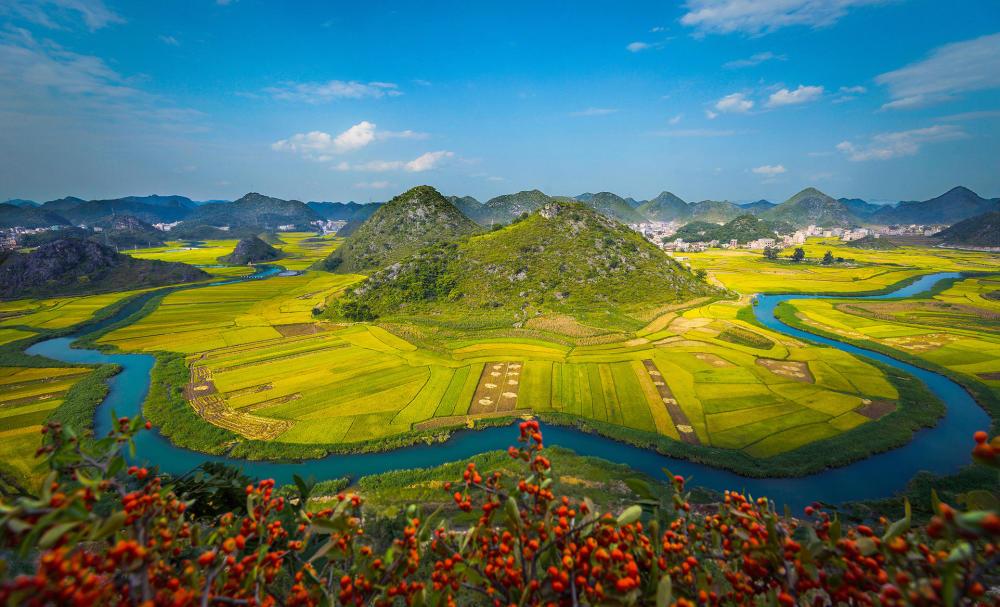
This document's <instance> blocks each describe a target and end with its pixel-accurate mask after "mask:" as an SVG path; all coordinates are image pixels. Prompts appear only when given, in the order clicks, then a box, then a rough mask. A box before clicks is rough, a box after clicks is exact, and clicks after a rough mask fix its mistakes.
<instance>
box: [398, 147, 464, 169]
mask: <svg viewBox="0 0 1000 607" xmlns="http://www.w3.org/2000/svg"><path fill="white" fill-rule="evenodd" d="M454 155H455V154H454V153H452V152H449V151H447V150H440V151H437V152H427V153H426V154H423V155H422V156H418V157H417V158H414V159H413V160H411V161H409V162H407V163H406V166H405V167H403V168H405V169H406V170H407V171H409V172H411V173H420V172H423V171H429V170H431V169H433V168H436V167H437V164H438V163H439V162H440V161H441V160H443V159H445V158H451V157H452V156H454Z"/></svg>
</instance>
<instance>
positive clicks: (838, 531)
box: [830, 515, 844, 542]
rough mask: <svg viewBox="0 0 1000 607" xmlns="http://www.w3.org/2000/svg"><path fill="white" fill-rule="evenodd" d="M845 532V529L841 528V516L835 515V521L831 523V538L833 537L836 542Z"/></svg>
mask: <svg viewBox="0 0 1000 607" xmlns="http://www.w3.org/2000/svg"><path fill="white" fill-rule="evenodd" d="M843 534H844V531H843V529H842V528H841V525H840V517H838V516H837V515H834V517H833V522H832V523H830V539H832V540H833V541H834V542H836V541H837V540H839V539H840V537H841V536H842V535H843Z"/></svg>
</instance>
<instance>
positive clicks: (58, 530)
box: [38, 523, 76, 549]
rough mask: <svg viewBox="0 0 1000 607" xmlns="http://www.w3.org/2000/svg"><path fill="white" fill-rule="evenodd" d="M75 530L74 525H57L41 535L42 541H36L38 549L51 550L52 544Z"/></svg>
mask: <svg viewBox="0 0 1000 607" xmlns="http://www.w3.org/2000/svg"><path fill="white" fill-rule="evenodd" d="M75 528H76V523H59V524H58V525H54V526H52V527H50V528H49V529H48V531H46V532H45V533H43V534H42V539H40V540H38V547H39V548H42V549H45V548H51V547H52V546H53V544H55V543H56V542H57V541H59V540H60V539H62V538H63V537H64V536H65V535H66V534H67V533H69V532H70V531H72V530H73V529H75Z"/></svg>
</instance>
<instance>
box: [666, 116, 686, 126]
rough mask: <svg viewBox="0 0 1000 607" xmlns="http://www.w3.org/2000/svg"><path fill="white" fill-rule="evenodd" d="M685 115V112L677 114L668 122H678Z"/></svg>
mask: <svg viewBox="0 0 1000 607" xmlns="http://www.w3.org/2000/svg"><path fill="white" fill-rule="evenodd" d="M683 117H684V114H677V115H676V116H674V117H673V118H671V119H670V120H668V121H667V122H669V123H670V124H677V123H678V122H680V121H681V118H683Z"/></svg>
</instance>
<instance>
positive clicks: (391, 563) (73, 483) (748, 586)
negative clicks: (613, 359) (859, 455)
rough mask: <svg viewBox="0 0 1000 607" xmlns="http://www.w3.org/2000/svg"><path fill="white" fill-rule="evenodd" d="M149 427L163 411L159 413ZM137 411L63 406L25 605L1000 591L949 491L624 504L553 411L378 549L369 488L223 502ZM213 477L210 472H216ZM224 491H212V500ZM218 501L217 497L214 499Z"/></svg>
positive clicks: (960, 595) (678, 483)
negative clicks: (171, 470) (568, 470)
mask: <svg viewBox="0 0 1000 607" xmlns="http://www.w3.org/2000/svg"><path fill="white" fill-rule="evenodd" d="M145 425H146V426H147V427H148V424H145ZM142 427H143V424H142V422H141V421H140V420H138V419H136V420H129V419H128V418H122V419H121V420H119V423H118V428H117V430H116V431H115V432H113V433H111V435H109V436H108V437H104V438H101V439H99V440H95V439H93V438H91V437H81V438H77V437H75V436H74V435H73V434H72V433H71V432H69V431H67V430H66V429H65V428H63V427H61V426H60V425H59V424H58V423H53V424H51V425H50V426H49V427H47V428H46V430H45V431H46V432H47V433H48V434H49V435H50V442H49V443H48V444H47V446H45V447H42V449H40V450H39V451H40V455H42V456H44V457H45V458H46V459H47V462H48V464H49V465H50V466H51V468H52V473H51V475H50V476H49V478H48V479H47V480H46V481H45V483H44V485H43V486H42V487H41V488H40V489H39V492H38V496H37V497H21V498H17V499H6V500H4V501H2V502H0V543H2V546H3V549H4V551H5V553H6V554H7V555H8V556H11V557H13V556H14V554H15V552H16V553H18V554H20V555H21V556H22V558H30V564H31V568H32V572H31V573H30V574H27V575H18V576H15V575H13V574H11V573H8V570H7V569H6V568H5V569H4V570H3V575H2V577H0V600H2V601H3V602H4V603H5V604H17V605H177V606H185V605H288V606H299V605H391V604H404V603H405V604H406V605H447V606H452V605H468V604H482V605H493V606H494V607H499V606H501V605H566V606H570V605H573V606H575V605H595V604H607V605H633V604H634V605H657V606H658V607H664V606H666V605H678V606H693V605H696V604H698V605H702V604H704V605H746V604H758V605H780V606H786V607H787V606H791V605H796V604H798V605H829V604H845V605H901V604H913V605H942V604H943V605H973V604H993V602H994V600H993V599H991V598H989V597H988V596H987V595H986V592H985V588H984V582H985V581H986V580H985V578H984V576H987V575H996V572H995V571H992V572H991V569H995V568H996V565H997V564H998V562H1000V552H998V550H997V539H998V538H1000V517H998V515H997V513H996V512H964V513H963V512H959V511H957V510H955V509H954V508H951V507H950V506H948V505H945V504H936V508H935V510H936V513H937V515H936V516H935V517H934V518H933V519H932V520H931V522H930V523H929V524H928V525H927V526H926V527H925V528H915V527H913V526H911V524H910V520H909V515H907V516H906V517H905V518H903V519H902V520H899V521H896V522H893V523H891V524H888V523H887V522H886V521H884V520H883V521H881V524H879V525H876V527H878V529H877V530H876V529H874V528H870V527H868V526H858V527H856V528H850V529H845V528H842V526H841V524H840V523H839V522H838V521H837V520H836V519H832V518H831V517H830V516H829V515H828V514H827V513H826V512H824V511H822V510H820V509H819V508H807V509H806V512H805V515H806V518H805V520H796V519H793V518H790V517H789V516H787V515H779V514H778V513H777V512H775V509H774V507H773V505H772V504H771V503H770V502H769V501H768V500H766V499H764V498H759V499H755V500H749V499H747V498H746V497H744V496H742V495H739V494H736V493H727V494H726V497H725V500H724V503H721V504H718V507H717V509H716V512H714V513H708V514H702V515H699V514H696V513H694V512H692V510H691V507H690V506H689V504H688V503H687V501H686V500H685V494H684V479H682V478H680V477H674V478H673V479H672V483H673V485H674V488H675V489H676V494H675V495H674V498H673V503H672V504H669V505H666V506H664V505H663V504H660V502H658V501H656V500H654V499H652V496H651V495H649V493H648V491H647V490H646V489H645V488H644V487H642V486H641V485H639V484H636V485H635V486H633V487H632V488H633V490H634V491H636V492H637V493H638V494H640V495H642V496H643V499H642V500H641V501H640V503H638V504H636V505H634V506H632V507H630V508H628V509H626V510H625V511H624V512H622V513H621V514H619V515H618V516H617V517H613V516H611V515H610V514H601V513H598V512H595V511H594V508H593V506H592V505H591V504H590V502H589V501H588V500H583V501H579V500H575V499H573V498H571V497H568V496H555V495H553V494H552V492H551V491H550V490H549V487H550V486H551V483H552V470H551V469H550V466H549V462H548V461H547V460H546V459H545V458H544V457H543V456H542V455H541V454H540V453H539V452H540V451H541V449H542V435H541V433H540V432H539V429H538V425H537V423H535V422H526V423H523V424H521V436H520V445H519V446H518V447H511V448H510V455H511V457H512V458H513V460H516V461H517V462H520V463H521V465H522V466H523V472H522V474H521V475H520V476H519V477H518V478H510V479H508V478H504V477H502V476H501V474H500V473H493V474H492V475H490V476H488V477H486V478H484V477H482V476H481V474H480V473H479V472H478V471H477V470H476V467H475V465H474V464H471V463H470V464H469V465H468V467H467V468H466V470H465V472H464V474H463V478H462V479H461V480H457V481H456V482H455V483H454V485H453V486H450V485H448V484H446V485H445V490H447V491H448V492H449V494H451V497H450V499H453V500H454V502H455V506H456V507H457V508H459V509H461V510H463V511H466V512H472V511H476V512H479V513H481V517H480V518H479V520H478V523H476V524H474V525H472V526H470V527H467V528H455V527H454V526H451V525H449V523H448V521H447V520H444V519H443V518H442V517H441V516H440V514H439V513H435V514H432V515H430V516H427V517H421V516H420V514H419V513H418V510H417V508H415V507H411V509H410V510H409V513H408V516H409V520H408V524H407V525H406V527H405V529H404V530H403V531H402V533H401V534H400V535H399V536H398V537H395V538H393V540H392V541H391V542H390V545H389V547H388V549H386V550H384V551H379V552H376V551H375V550H374V549H373V547H372V546H373V545H375V542H374V541H373V539H374V538H369V537H368V536H367V535H366V534H365V533H364V524H363V520H362V512H361V499H360V498H359V497H358V496H356V495H343V494H342V495H339V496H337V506H336V507H335V508H331V509H327V510H323V511H321V512H315V513H314V512H310V511H308V510H307V509H306V508H305V506H306V502H307V500H306V499H303V498H305V497H307V496H308V495H309V492H310V490H311V487H309V486H308V485H307V484H306V483H303V482H301V479H298V478H296V481H297V485H298V491H299V494H298V498H292V499H288V500H286V499H285V498H284V497H278V496H277V495H276V493H275V491H274V482H273V481H270V480H264V481H260V482H258V483H255V484H251V485H249V486H247V487H246V507H245V510H244V509H240V512H225V513H218V512H211V511H208V512H206V509H205V508H204V507H201V508H197V509H196V508H193V507H192V506H193V505H194V504H193V502H191V501H184V500H182V499H180V498H178V497H177V495H176V494H175V492H174V487H176V486H177V485H173V486H172V485H171V484H170V483H171V482H172V481H165V480H164V479H161V478H159V477H156V476H154V475H152V474H150V472H149V471H148V470H146V469H144V468H136V467H134V466H133V467H127V464H126V460H125V458H124V456H123V454H122V451H123V450H124V449H125V448H127V447H131V445H132V437H133V436H134V435H135V433H137V432H139V431H141V430H142ZM975 438H976V441H977V446H976V448H975V451H974V452H973V455H974V457H975V458H976V459H977V460H978V461H980V462H982V463H985V464H988V465H994V466H995V465H996V464H997V461H998V460H1000V458H998V456H997V452H998V451H1000V438H995V439H993V441H992V443H991V442H987V437H986V435H985V433H977V435H976V437H975ZM199 484H202V485H203V484H204V481H202V480H199ZM199 505H201V506H204V505H203V504H199ZM196 513H198V514H196Z"/></svg>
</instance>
